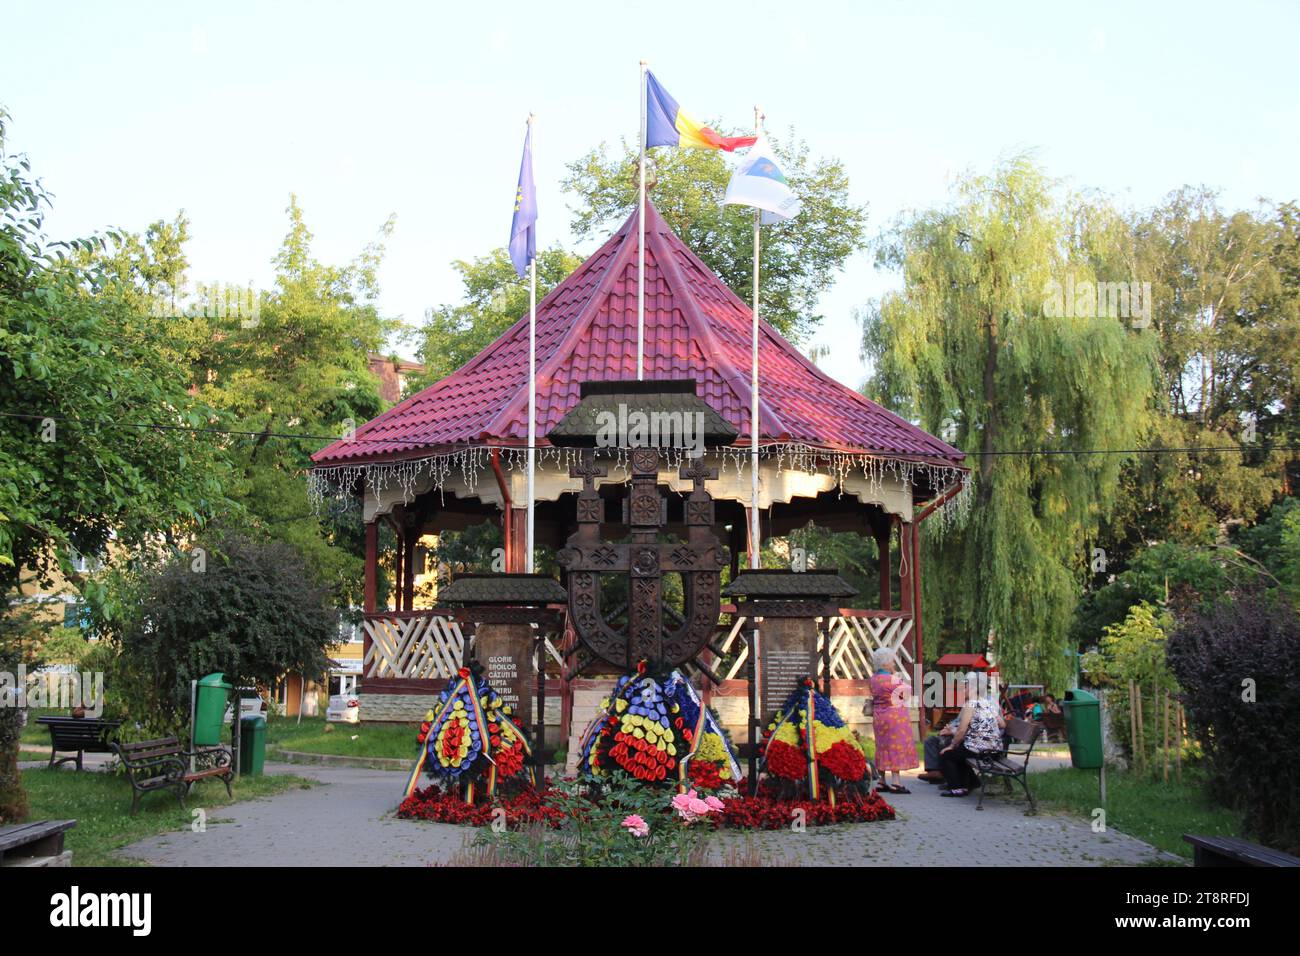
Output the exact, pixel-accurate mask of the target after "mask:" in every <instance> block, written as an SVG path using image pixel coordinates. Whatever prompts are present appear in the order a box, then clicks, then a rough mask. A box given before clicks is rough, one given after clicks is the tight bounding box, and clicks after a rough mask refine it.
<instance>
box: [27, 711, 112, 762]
mask: <svg viewBox="0 0 1300 956" xmlns="http://www.w3.org/2000/svg"><path fill="white" fill-rule="evenodd" d="M36 722H37V723H38V724H44V725H45V726H46V727H49V728H50V769H51V770H53V769H54V768H55V767H58V766H60V765H61V764H65V763H68V762H69V761H76V763H77V769H78V770H80V769H82V764H81V758H82V756H83V755H85V754H88V753H91V754H107V753H112V752H113V750H112V747H111V745H110V744H109V740H108V738H109V737H110V736H111V735H112V734H113V732H114V731H116V730H117V728H118V727H120V726H122V722H121V721H120V720H103V719H102V718H99V717H37V718H36ZM60 751H63V752H64V753H72V754H74V755H75V756H72V757H60V756H59V752H60Z"/></svg>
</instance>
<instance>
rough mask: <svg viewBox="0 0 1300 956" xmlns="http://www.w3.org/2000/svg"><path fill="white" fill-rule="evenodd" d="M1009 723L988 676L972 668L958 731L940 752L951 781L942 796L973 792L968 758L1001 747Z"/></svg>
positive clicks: (946, 779)
mask: <svg viewBox="0 0 1300 956" xmlns="http://www.w3.org/2000/svg"><path fill="white" fill-rule="evenodd" d="M1005 726H1006V722H1005V721H1004V720H1003V718H1002V710H1001V708H999V707H998V705H997V703H996V702H994V700H993V695H992V694H991V693H990V691H989V684H988V678H987V677H986V676H985V675H982V674H978V673H976V672H975V671H971V672H970V673H968V674H967V675H966V703H965V704H963V705H962V708H961V713H960V714H958V715H957V732H956V733H954V734H953V735H952V743H950V744H948V746H947V747H944V748H943V750H942V751H940V754H939V758H940V760H941V761H942V763H943V776H944V780H945V781H946V782H947V784H948V789H946V790H944V791H942V794H941V795H942V796H945V797H964V796H966V794H968V793H970V786H969V784H970V776H971V771H970V767H968V766H967V765H966V759H967V758H968V757H971V756H974V755H975V754H982V753H989V752H990V751H996V750H1001V749H1002V729H1003V728H1004V727H1005Z"/></svg>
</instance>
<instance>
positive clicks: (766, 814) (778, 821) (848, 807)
mask: <svg viewBox="0 0 1300 956" xmlns="http://www.w3.org/2000/svg"><path fill="white" fill-rule="evenodd" d="M725 803H726V807H725V808H724V809H723V811H722V813H720V814H719V815H718V817H719V819H718V826H723V827H733V828H735V829H739V830H784V829H785V828H787V827H789V826H790V824H791V823H792V822H793V821H794V811H795V810H803V811H804V822H805V823H806V824H807V825H808V826H826V825H828V824H831V823H874V822H876V821H877V820H892V819H894V808H893V807H891V806H890V805H889V804H888V803H886V802H885V801H884V800H882V799H881V798H880V796H879V795H878V794H872V796H870V797H867V798H864V799H857V798H853V799H841V800H838V801H836V803H835V806H833V807H832V806H831V805H830V803H828V802H827V801H825V800H778V799H776V798H775V797H772V796H770V795H768V794H765V793H763V792H761V791H760V793H759V795H758V796H756V797H739V798H736V799H732V800H727V801H725Z"/></svg>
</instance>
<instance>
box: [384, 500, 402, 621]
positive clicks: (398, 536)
mask: <svg viewBox="0 0 1300 956" xmlns="http://www.w3.org/2000/svg"><path fill="white" fill-rule="evenodd" d="M388 526H389V527H390V528H391V529H392V530H393V593H392V601H393V610H394V611H400V610H401V609H402V581H403V580H405V578H404V576H403V573H402V572H403V567H402V564H403V562H402V558H403V547H402V546H403V536H402V526H401V525H400V524H399V523H398V521H397V518H395V517H393V516H392V515H390V516H389V518H388ZM384 603H385V605H387V603H388V602H386V601H385V602H384ZM385 610H387V607H385Z"/></svg>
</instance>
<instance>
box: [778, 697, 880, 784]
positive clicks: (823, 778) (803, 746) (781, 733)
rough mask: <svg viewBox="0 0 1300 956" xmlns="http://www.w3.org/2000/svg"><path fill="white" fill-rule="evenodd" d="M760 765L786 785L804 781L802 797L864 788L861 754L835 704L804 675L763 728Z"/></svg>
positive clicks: (868, 780) (864, 762)
mask: <svg viewBox="0 0 1300 956" xmlns="http://www.w3.org/2000/svg"><path fill="white" fill-rule="evenodd" d="M763 741H764V747H763V763H762V769H763V770H765V771H767V773H768V774H769V775H770V776H772V777H776V778H778V779H780V780H782V781H786V782H787V784H803V785H806V788H807V789H806V793H807V796H808V797H810V798H811V799H813V800H817V799H820V797H821V796H822V794H823V791H826V796H828V797H829V798H830V799H831V800H832V801H833V800H834V799H835V790H836V788H837V787H838V788H840V789H841V791H843V790H846V789H848V790H853V791H858V792H862V793H865V792H866V791H867V790H868V789H869V786H870V783H871V778H870V775H869V773H868V765H867V757H866V754H865V753H863V751H862V746H861V745H860V744H859V743H858V739H857V737H856V735H855V734H854V733H853V731H852V730H851V729H849V726H848V724H847V723H846V722H845V721H844V718H843V717H841V716H840V714H839V712H838V711H837V710H836V709H835V706H834V705H833V704H832V703H831V702H830V701H829V700H827V699H826V698H825V697H824V696H822V695H821V694H819V693H818V692H817V690H816V689H815V688H814V686H813V682H812V681H811V680H810V679H807V678H805V679H804V680H803V682H802V684H801V686H800V687H799V688H798V689H797V690H795V691H794V692H793V693H792V694H791V695H790V696H789V697H788V698H786V701H785V704H784V705H782V707H781V710H780V712H779V713H778V714H777V716H776V718H775V719H774V720H773V721H772V722H771V723H770V724H769V725H768V727H767V729H766V730H765V731H763Z"/></svg>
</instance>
